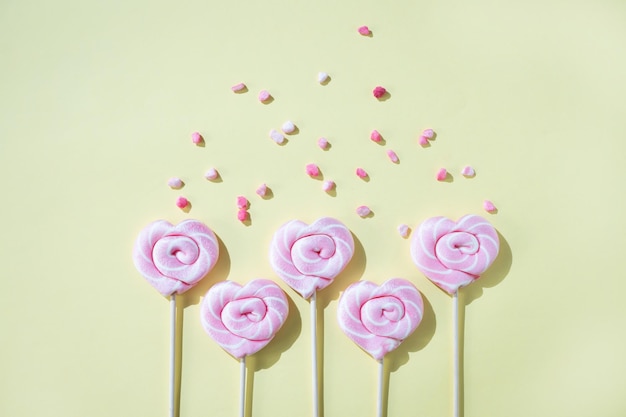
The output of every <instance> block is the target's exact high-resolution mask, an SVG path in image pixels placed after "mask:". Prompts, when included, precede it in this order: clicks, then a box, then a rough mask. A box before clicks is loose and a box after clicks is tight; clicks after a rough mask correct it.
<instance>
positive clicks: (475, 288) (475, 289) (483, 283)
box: [462, 232, 513, 305]
mask: <svg viewBox="0 0 626 417" xmlns="http://www.w3.org/2000/svg"><path fill="white" fill-rule="evenodd" d="M498 238H499V239H500V251H499V252H498V256H497V257H496V259H495V261H494V262H493V264H492V265H491V266H490V267H489V269H488V270H487V271H485V273H484V274H483V275H481V277H480V279H478V280H476V281H474V282H472V283H471V284H470V285H468V286H467V287H464V288H463V289H462V292H463V299H464V301H465V302H464V305H469V304H471V303H472V301H474V300H476V299H477V298H480V297H482V295H483V292H484V291H483V290H484V289H485V288H491V287H494V286H496V285H497V284H499V283H500V282H502V280H503V279H504V277H506V276H507V275H508V273H509V271H510V270H511V265H512V263H513V253H512V252H511V246H509V243H508V242H507V241H506V239H505V238H504V237H503V236H502V235H501V234H500V232H498Z"/></svg>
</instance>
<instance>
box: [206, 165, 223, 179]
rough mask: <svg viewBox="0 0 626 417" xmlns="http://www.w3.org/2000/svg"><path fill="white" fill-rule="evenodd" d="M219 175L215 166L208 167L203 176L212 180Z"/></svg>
mask: <svg viewBox="0 0 626 417" xmlns="http://www.w3.org/2000/svg"><path fill="white" fill-rule="evenodd" d="M219 176H220V174H219V173H218V172H217V170H216V169H215V168H209V169H208V170H207V172H205V173H204V178H206V179H207V180H214V179H216V178H217V177H219Z"/></svg>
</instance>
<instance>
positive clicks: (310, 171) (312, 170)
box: [306, 164, 320, 177]
mask: <svg viewBox="0 0 626 417" xmlns="http://www.w3.org/2000/svg"><path fill="white" fill-rule="evenodd" d="M306 173H307V175H308V176H309V177H317V176H318V175H320V169H319V167H318V166H317V165H315V164H307V166H306Z"/></svg>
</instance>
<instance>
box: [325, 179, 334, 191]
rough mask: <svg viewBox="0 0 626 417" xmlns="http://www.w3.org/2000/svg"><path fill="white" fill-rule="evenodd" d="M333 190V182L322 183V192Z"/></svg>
mask: <svg viewBox="0 0 626 417" xmlns="http://www.w3.org/2000/svg"><path fill="white" fill-rule="evenodd" d="M334 188H335V182H334V181H331V180H326V181H324V182H323V183H322V190H324V191H326V192H328V191H332V190H333V189H334Z"/></svg>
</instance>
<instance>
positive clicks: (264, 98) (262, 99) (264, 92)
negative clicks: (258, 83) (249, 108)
mask: <svg viewBox="0 0 626 417" xmlns="http://www.w3.org/2000/svg"><path fill="white" fill-rule="evenodd" d="M271 96H272V95H271V94H270V93H269V91H267V90H261V91H260V92H259V101H260V102H265V101H267V100H269V99H270V97H271Z"/></svg>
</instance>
